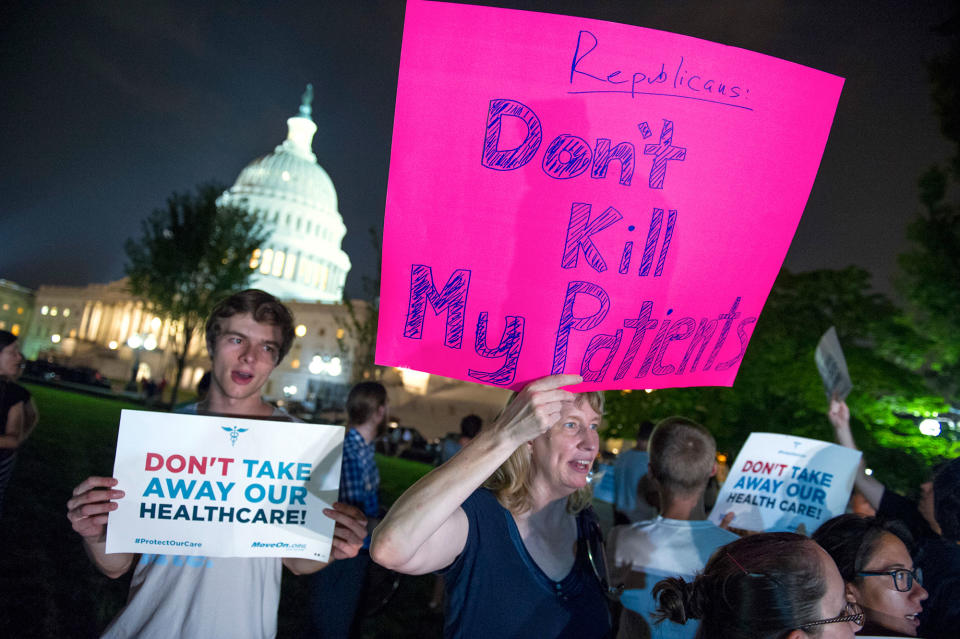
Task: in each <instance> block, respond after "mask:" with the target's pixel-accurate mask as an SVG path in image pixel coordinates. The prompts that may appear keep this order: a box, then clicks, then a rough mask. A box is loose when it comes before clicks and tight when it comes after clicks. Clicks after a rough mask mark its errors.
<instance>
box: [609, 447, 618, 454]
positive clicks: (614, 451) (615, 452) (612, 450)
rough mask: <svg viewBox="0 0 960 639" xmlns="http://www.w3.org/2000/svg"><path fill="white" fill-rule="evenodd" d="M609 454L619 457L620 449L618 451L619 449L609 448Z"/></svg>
mask: <svg viewBox="0 0 960 639" xmlns="http://www.w3.org/2000/svg"><path fill="white" fill-rule="evenodd" d="M610 452H611V453H613V454H614V455H619V454H620V449H619V448H611V449H610Z"/></svg>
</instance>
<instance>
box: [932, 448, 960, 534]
mask: <svg viewBox="0 0 960 639" xmlns="http://www.w3.org/2000/svg"><path fill="white" fill-rule="evenodd" d="M933 516H934V518H935V519H936V520H937V525H939V526H940V534H942V535H943V537H944V538H945V539H948V540H949V541H953V542H960V457H958V458H957V459H954V460H952V461H950V462H948V463H947V464H945V465H944V466H943V467H942V468H940V469H938V471H937V475H936V477H934V478H933Z"/></svg>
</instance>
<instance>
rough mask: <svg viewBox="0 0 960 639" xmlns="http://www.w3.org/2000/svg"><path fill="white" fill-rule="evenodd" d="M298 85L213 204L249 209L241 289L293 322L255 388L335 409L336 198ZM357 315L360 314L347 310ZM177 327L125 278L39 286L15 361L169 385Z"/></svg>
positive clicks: (202, 350)
mask: <svg viewBox="0 0 960 639" xmlns="http://www.w3.org/2000/svg"><path fill="white" fill-rule="evenodd" d="M312 99H313V88H312V86H310V85H307V90H306V92H305V93H304V95H303V99H302V101H301V105H300V109H299V112H298V113H297V114H296V115H294V116H293V117H290V118H288V119H287V138H286V139H285V140H284V141H283V142H282V143H281V144H279V145H278V146H277V147H276V148H275V149H274V150H273V152H272V153H268V154H267V155H264V156H263V157H260V158H257V159H256V160H254V161H253V162H251V163H250V164H248V165H247V166H246V167H245V168H244V169H243V170H242V171H240V175H239V176H238V177H237V179H236V182H235V183H234V184H233V186H231V187H230V188H229V189H228V190H227V191H226V192H224V193H223V195H222V196H221V197H220V199H219V200H218V204H221V203H222V204H231V205H235V206H241V207H244V208H247V209H248V210H252V211H255V212H256V213H257V214H258V215H259V216H261V219H262V220H263V221H264V222H265V223H266V226H267V228H268V229H269V230H270V236H269V239H268V241H267V242H266V243H265V244H264V246H262V247H260V248H258V249H257V250H256V251H254V253H253V255H252V256H251V260H250V268H251V270H253V272H254V273H253V277H252V278H251V284H250V285H251V286H252V287H255V288H261V289H263V290H265V291H268V292H270V293H272V294H273V295H276V296H277V297H278V298H280V299H282V300H283V301H284V302H285V303H287V305H288V306H290V308H291V310H292V311H293V312H294V317H295V318H296V321H297V325H296V334H297V339H296V340H295V342H294V345H293V347H292V349H291V351H290V354H289V355H288V356H287V357H286V358H285V359H284V361H283V362H282V363H281V364H280V366H279V367H278V368H277V370H276V371H275V372H274V374H273V375H272V376H271V378H270V381H269V382H268V385H267V386H266V387H265V389H264V390H265V394H266V396H267V397H268V398H270V399H286V400H288V401H294V400H296V401H302V402H305V403H308V404H311V405H317V406H319V405H323V404H328V403H337V402H338V401H340V400H342V397H343V396H345V394H346V392H347V389H348V388H349V381H350V379H351V377H352V375H353V372H354V371H353V366H354V350H355V345H354V343H353V342H352V340H351V339H350V336H349V335H347V331H346V330H345V326H347V309H346V307H344V306H343V305H342V304H341V302H342V299H343V287H344V282H345V281H346V278H347V274H348V273H349V272H350V258H349V257H348V256H347V254H346V253H345V252H344V251H343V249H342V248H341V243H342V241H343V237H344V235H345V234H346V226H344V223H343V218H342V217H341V216H340V212H339V210H338V202H337V191H336V189H335V188H334V186H333V182H332V180H331V179H330V176H329V175H327V172H326V171H324V170H323V168H322V167H321V166H320V165H319V164H318V163H317V157H316V155H314V153H313V149H312V144H313V136H314V134H315V133H316V131H317V125H316V123H314V121H313V119H312V117H311V110H312V109H311V102H312ZM355 307H356V308H358V309H359V311H360V312H364V311H365V309H366V306H365V305H364V304H363V303H362V302H356V303H355ZM178 331H179V326H178V325H176V324H174V323H171V322H170V321H169V320H165V319H163V318H160V317H157V316H154V315H153V314H152V313H151V312H150V310H149V305H147V304H145V302H144V301H143V300H140V299H137V298H134V297H133V296H132V295H131V294H130V293H129V292H128V291H127V287H126V280H119V281H116V282H111V283H108V284H90V285H87V286H40V288H39V289H38V290H37V291H36V294H35V299H34V303H33V318H32V322H30V325H29V328H28V329H26V330H25V331H23V332H21V335H20V337H21V343H22V346H23V350H24V354H25V355H26V356H27V358H29V359H34V358H37V357H44V358H48V359H55V360H62V361H65V362H68V363H69V364H71V365H73V366H89V367H91V368H95V369H97V370H99V371H100V372H102V373H103V374H104V375H105V376H107V377H109V378H112V379H128V378H131V377H136V378H137V379H144V378H149V379H152V380H153V381H155V382H159V380H161V379H166V380H167V381H168V382H172V381H173V377H174V375H175V373H176V368H175V362H174V354H173V348H172V345H173V343H174V340H173V337H174V336H176V335H177V332H178ZM203 341H204V340H203V337H202V335H201V336H195V337H194V338H193V340H192V342H191V347H190V351H189V353H188V357H187V365H186V367H185V369H184V375H183V378H182V380H181V387H182V388H185V389H186V388H192V387H194V386H195V385H196V383H197V381H198V380H199V379H200V377H201V376H202V375H203V373H204V372H206V370H207V369H208V368H209V358H208V356H207V354H206V347H205V344H204V343H203Z"/></svg>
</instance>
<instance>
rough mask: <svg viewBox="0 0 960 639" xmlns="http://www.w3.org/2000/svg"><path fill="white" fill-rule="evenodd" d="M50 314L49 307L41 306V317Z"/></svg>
mask: <svg viewBox="0 0 960 639" xmlns="http://www.w3.org/2000/svg"><path fill="white" fill-rule="evenodd" d="M49 313H50V307H49V306H41V307H40V314H41V315H47V314H49Z"/></svg>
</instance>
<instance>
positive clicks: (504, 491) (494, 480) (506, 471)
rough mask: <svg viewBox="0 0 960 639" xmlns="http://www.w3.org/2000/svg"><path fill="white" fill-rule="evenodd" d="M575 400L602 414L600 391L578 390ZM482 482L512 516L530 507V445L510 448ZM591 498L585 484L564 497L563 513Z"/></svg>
mask: <svg viewBox="0 0 960 639" xmlns="http://www.w3.org/2000/svg"><path fill="white" fill-rule="evenodd" d="M516 396H517V393H513V394H512V395H511V396H510V399H509V400H507V404H506V405H507V406H509V405H510V404H511V402H513V400H514V399H515V398H516ZM575 401H576V403H577V404H578V405H579V404H581V403H583V402H587V404H589V406H590V408H592V409H593V410H594V411H595V412H596V413H597V414H598V415H600V417H603V393H602V392H601V391H591V392H588V393H578V394H577V398H576V400H575ZM483 485H484V487H485V488H487V489H488V490H490V491H492V492H493V494H494V495H496V496H497V501H499V502H500V505H501V506H503V507H504V508H506V509H507V510H509V511H510V512H511V513H513V514H514V515H519V514H521V513H524V512H526V511H528V510H530V507H531V506H532V504H531V503H530V447H529V446H527V445H526V444H523V445H522V446H520V447H519V448H518V449H516V450H515V451H513V454H511V455H510V457H508V458H507V461H505V462H503V463H502V464H501V465H500V468H498V469H497V470H495V471H494V473H493V474H492V475H490V477H489V478H488V479H487V481H486V482H484V484H483ZM592 500H593V489H592V488H591V487H590V484H587V485H586V486H584V487H583V488H580V489H578V490H576V491H574V492H573V493H572V494H571V495H570V496H569V497H567V512H568V513H571V514H576V513H578V512H580V511H581V510H583V509H584V508H586V507H587V506H589V505H590V502H591V501H592Z"/></svg>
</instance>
